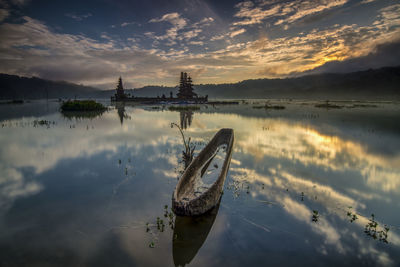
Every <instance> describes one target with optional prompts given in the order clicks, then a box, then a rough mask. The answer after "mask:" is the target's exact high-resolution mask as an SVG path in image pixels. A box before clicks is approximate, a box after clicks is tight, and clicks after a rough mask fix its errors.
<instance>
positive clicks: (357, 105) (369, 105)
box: [347, 104, 378, 108]
mask: <svg viewBox="0 0 400 267" xmlns="http://www.w3.org/2000/svg"><path fill="white" fill-rule="evenodd" d="M377 107H378V105H374V104H354V105H351V106H347V108H377Z"/></svg>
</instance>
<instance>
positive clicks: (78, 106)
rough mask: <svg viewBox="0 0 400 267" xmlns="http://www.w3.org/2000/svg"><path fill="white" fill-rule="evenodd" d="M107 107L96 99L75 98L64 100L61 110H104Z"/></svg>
mask: <svg viewBox="0 0 400 267" xmlns="http://www.w3.org/2000/svg"><path fill="white" fill-rule="evenodd" d="M106 109H107V108H106V107H105V106H104V105H103V104H101V103H97V102H96V101H94V100H73V101H66V102H63V104H62V105H61V111H104V110H106Z"/></svg>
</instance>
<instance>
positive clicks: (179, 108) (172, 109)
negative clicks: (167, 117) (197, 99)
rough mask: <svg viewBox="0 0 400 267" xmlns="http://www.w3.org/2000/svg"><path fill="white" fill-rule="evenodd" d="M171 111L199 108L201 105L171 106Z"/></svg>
mask: <svg viewBox="0 0 400 267" xmlns="http://www.w3.org/2000/svg"><path fill="white" fill-rule="evenodd" d="M168 109H169V110H170V111H185V110H199V109H200V107H199V106H169V107H168Z"/></svg>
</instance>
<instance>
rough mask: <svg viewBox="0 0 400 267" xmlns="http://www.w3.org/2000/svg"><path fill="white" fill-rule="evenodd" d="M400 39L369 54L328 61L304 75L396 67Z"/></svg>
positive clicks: (378, 46)
mask: <svg viewBox="0 0 400 267" xmlns="http://www.w3.org/2000/svg"><path fill="white" fill-rule="evenodd" d="M399 62H400V38H399V40H398V41H395V42H393V43H384V44H380V45H377V46H376V47H375V48H374V49H372V50H371V51H370V53H369V54H367V55H365V56H361V57H357V58H350V59H347V60H343V61H337V60H334V61H330V62H327V63H325V64H324V65H322V66H320V67H317V68H315V69H313V70H311V71H308V72H306V73H304V74H316V73H326V72H333V73H346V72H352V71H360V70H366V69H369V68H375V69H376V68H381V67H385V66H398V65H399V64H400V63H399Z"/></svg>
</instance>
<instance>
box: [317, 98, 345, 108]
mask: <svg viewBox="0 0 400 267" xmlns="http://www.w3.org/2000/svg"><path fill="white" fill-rule="evenodd" d="M315 107H316V108H326V109H330V108H336V109H339V108H343V106H339V105H336V104H331V103H329V101H328V100H327V101H326V102H325V103H321V104H316V105H315Z"/></svg>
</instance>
